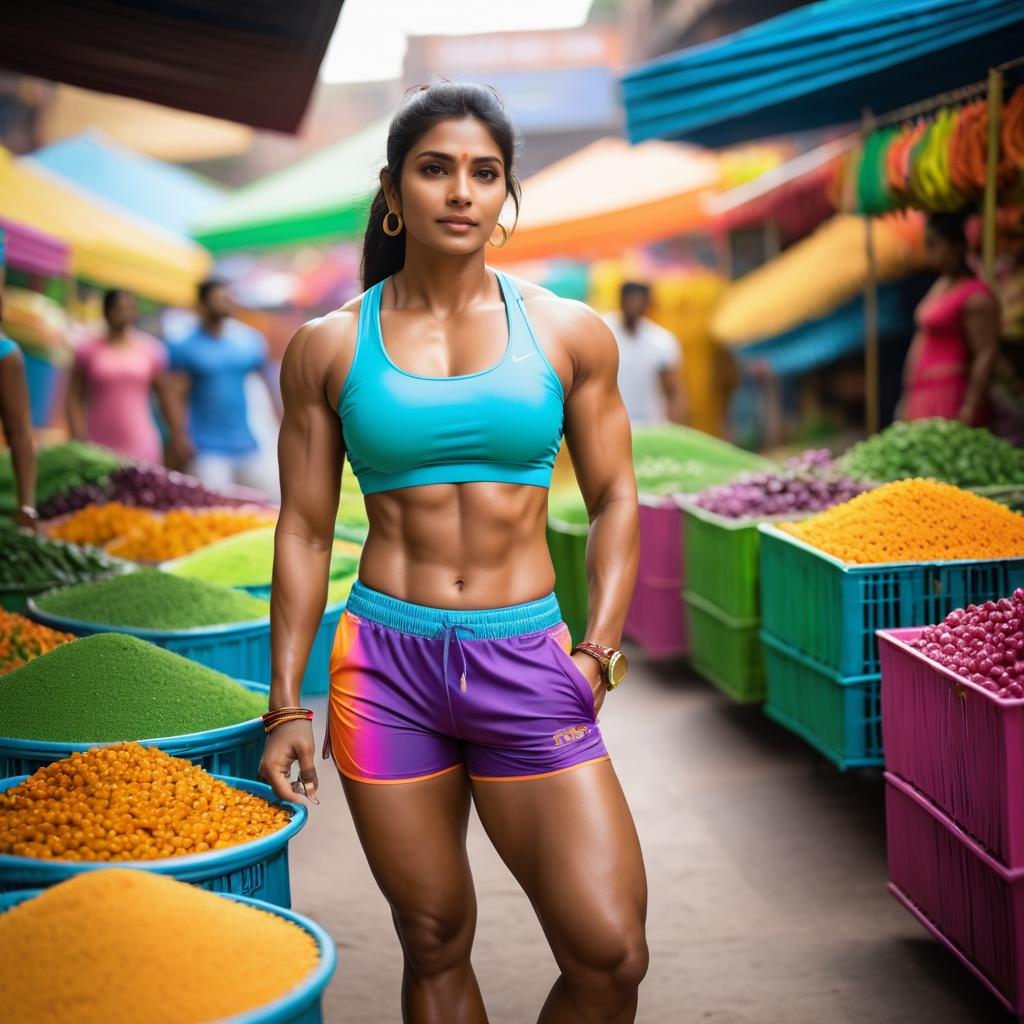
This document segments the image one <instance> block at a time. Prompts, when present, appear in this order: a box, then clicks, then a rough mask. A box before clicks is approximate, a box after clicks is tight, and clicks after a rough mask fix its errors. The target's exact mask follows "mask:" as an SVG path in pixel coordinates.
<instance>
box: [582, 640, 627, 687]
mask: <svg viewBox="0 0 1024 1024" xmlns="http://www.w3.org/2000/svg"><path fill="white" fill-rule="evenodd" d="M572 650H573V653H574V654H575V653H576V651H582V652H583V653H584V654H589V655H590V656H591V657H592V658H594V659H595V660H596V661H597V662H598V663H599V664H600V666H601V671H602V673H603V674H604V681H605V684H606V685H607V687H608V689H609V690H614V689H615V687H616V686H619V685H620V684H621V683H622V682H623V681H624V680H625V678H626V674H627V673H628V672H629V662H627V661H626V656H625V655H624V654H623V653H622V651H617V650H616V649H615V648H614V647H602V646H601V645H600V644H595V643H591V642H590V641H589V640H581V641H580V642H579V643H578V644H577V645H576V646H575V647H574V648H573V649H572Z"/></svg>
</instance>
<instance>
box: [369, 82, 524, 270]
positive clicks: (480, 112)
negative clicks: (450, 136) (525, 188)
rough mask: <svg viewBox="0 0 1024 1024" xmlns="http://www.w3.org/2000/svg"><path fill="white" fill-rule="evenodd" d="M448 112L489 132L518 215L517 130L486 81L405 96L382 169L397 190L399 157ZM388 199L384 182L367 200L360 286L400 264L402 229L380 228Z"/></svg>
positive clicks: (442, 86)
mask: <svg viewBox="0 0 1024 1024" xmlns="http://www.w3.org/2000/svg"><path fill="white" fill-rule="evenodd" d="M449 117H475V118H476V119H477V120H478V121H480V122H482V123H483V125H484V127H485V128H486V129H487V130H488V131H489V132H490V133H491V136H492V138H493V139H494V141H495V143H496V144H497V146H498V148H499V149H500V150H501V156H502V159H503V160H504V162H505V192H506V195H510V196H512V201H513V203H514V204H515V208H516V216H517V217H518V215H519V201H520V189H519V182H518V180H517V179H516V176H515V173H514V171H513V165H514V163H515V155H516V133H515V128H514V127H513V126H512V122H511V121H510V120H509V116H508V114H507V113H506V112H505V108H504V106H503V105H502V102H501V98H500V97H499V96H498V94H497V92H495V91H494V89H492V88H490V86H485V85H477V84H476V83H475V82H448V81H440V82H434V83H433V84H431V85H429V86H421V87H420V88H419V89H418V90H417V91H415V92H413V93H411V95H408V96H406V99H405V101H404V102H403V103H402V105H401V106H400V107H399V108H398V110H397V112H396V113H395V116H394V117H393V118H392V119H391V126H390V127H389V128H388V150H387V161H388V163H387V167H386V170H387V172H388V174H389V175H390V177H391V181H392V183H393V185H394V187H395V189H396V190H398V189H400V188H401V180H402V163H403V161H404V160H405V157H406V155H407V154H408V152H409V150H410V149H412V147H413V146H414V145H416V142H417V141H418V140H419V139H421V138H422V137H423V136H424V135H425V134H426V133H427V132H428V131H430V129H431V128H433V127H434V125H436V124H437V123H438V122H439V121H443V120H445V119H446V118H449ZM387 212H388V203H387V199H386V198H385V195H384V189H383V187H381V188H379V189H378V190H377V194H376V195H375V196H374V197H373V202H372V203H371V204H370V218H369V223H368V224H367V226H366V235H365V237H364V238H363V264H362V278H363V288H370V287H372V286H373V285H375V284H377V282H378V281H383V280H384V279H385V278H386V277H390V276H391V275H392V274H394V273H395V272H396V271H398V270H401V269H402V267H403V266H404V264H405V232H404V231H402V232H401V233H400V234H398V235H395V236H394V237H390V236H389V235H386V234H385V233H384V216H385V214H386V213H387Z"/></svg>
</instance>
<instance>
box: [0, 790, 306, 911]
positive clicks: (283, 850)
mask: <svg viewBox="0 0 1024 1024" xmlns="http://www.w3.org/2000/svg"><path fill="white" fill-rule="evenodd" d="M26 778H28V776H26V775H16V776H14V777H13V778H10V779H3V780H2V781H0V793H3V792H6V791H7V790H8V789H13V788H14V787H15V786H17V785H18V784H19V783H22V782H24V781H25V779H26ZM215 778H218V779H220V780H221V782H226V783H227V784H228V785H229V786H233V787H234V788H235V789H242V790H245V791H246V792H248V793H255V794H256V795H257V796H259V797H262V798H263V799H264V800H266V801H267V802H268V803H272V804H276V805H278V806H281V807H286V808H287V809H288V810H289V811H291V815H292V818H291V821H289V822H288V824H287V825H285V827H284V828H282V829H279V830H278V831H277V832H274V833H273V834H272V835H269V836H264V837H263V838H262V839H253V840H252V841H251V842H248V843H239V844H238V845H237V846H229V847H227V849H224V850H209V851H207V852H205V853H191V854H187V855H185V856H182V857H163V858H161V859H159V860H140V861H127V860H126V861H116V862H115V861H76V860H41V859H39V858H36V857H15V856H14V855H13V854H7V853H3V854H0V893H3V892H11V891H13V890H17V889H47V888H49V887H50V886H51V885H57V884H58V883H59V882H63V881H66V880H67V879H69V878H72V877H74V876H75V875H81V874H84V873H85V872H86V871H104V870H106V869H107V868H109V867H111V866H112V865H115V864H116V866H117V867H119V868H138V869H139V870H141V871H152V872H154V873H155V874H158V875H169V876H170V877H171V878H176V879H177V880H178V881H179V882H188V883H190V884H192V885H197V886H199V887H200V888H201V889H209V890H210V891H211V892H226V893H235V894H236V895H239V896H254V897H256V899H261V900H266V901H267V902H268V903H273V904H276V905H277V906H279V907H290V906H291V905H292V897H291V880H290V876H289V872H288V843H289V841H290V840H291V839H293V838H294V837H295V836H296V835H297V834H298V832H299V830H300V829H301V828H302V827H303V825H305V824H306V819H307V818H308V816H309V812H308V811H307V810H306V808H305V806H304V805H302V804H293V803H290V802H289V803H282V802H281V801H280V800H278V799H277V797H275V796H274V791H273V790H272V789H271V788H270V787H269V786H267V785H265V784H264V783H262V782H253V781H252V780H251V779H235V778H231V777H230V776H226V775H217V776H215Z"/></svg>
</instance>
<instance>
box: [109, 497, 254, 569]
mask: <svg viewBox="0 0 1024 1024" xmlns="http://www.w3.org/2000/svg"><path fill="white" fill-rule="evenodd" d="M273 524H274V517H273V516H271V515H268V514H267V513H265V512H245V511H234V510H215V511H211V512H197V511H193V510H191V509H174V510H173V511H171V512H168V513H167V514H166V515H164V516H159V517H158V516H154V517H153V518H152V520H151V521H150V522H148V523H140V524H138V525H137V526H136V527H135V528H134V529H133V530H132V532H131V533H129V534H128V535H127V536H125V537H122V538H120V539H118V540H115V541H114V542H113V543H111V544H110V545H108V547H107V551H108V553H109V554H111V555H114V556H115V557H117V558H127V559H130V560H132V561H141V562H166V561H169V560H170V559H172V558H180V557H181V556H182V555H187V554H188V553H189V552H190V551H195V550H196V549H197V548H201V547H205V546H206V545H207V544H212V543H213V542H214V541H216V540H220V539H221V538H222V537H230V536H231V535H232V534H235V533H242V532H243V531H244V530H254V529H256V528H257V527H260V526H272V525H273Z"/></svg>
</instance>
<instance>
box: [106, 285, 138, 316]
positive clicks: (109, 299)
mask: <svg viewBox="0 0 1024 1024" xmlns="http://www.w3.org/2000/svg"><path fill="white" fill-rule="evenodd" d="M122 295H127V296H129V297H130V296H131V292H129V291H126V290H125V289H124V288H111V289H109V290H108V291H105V292H104V293H103V315H104V316H110V313H111V311H112V310H113V308H114V307H115V306H116V305H117V300H118V299H120V298H121V296H122Z"/></svg>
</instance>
